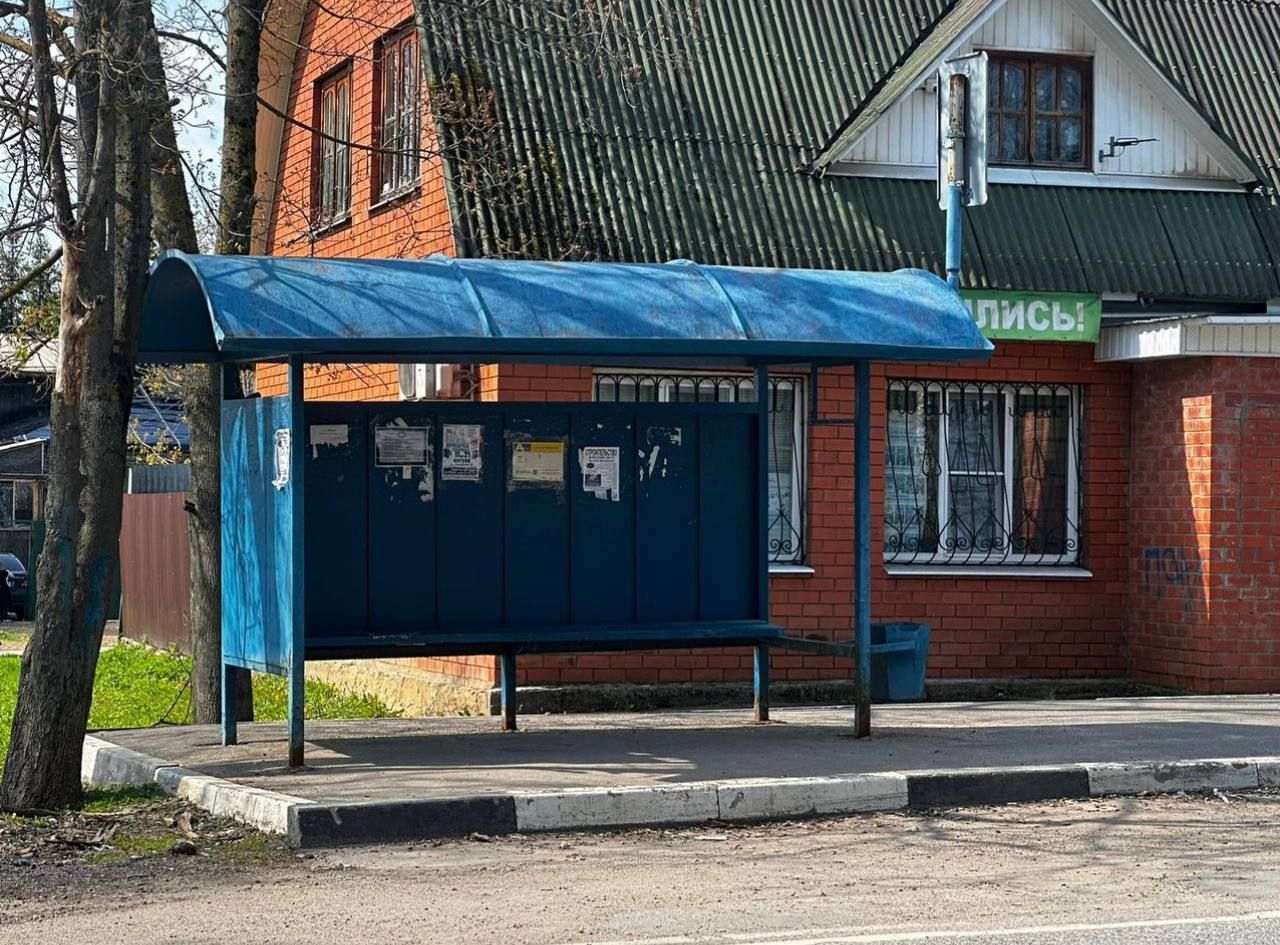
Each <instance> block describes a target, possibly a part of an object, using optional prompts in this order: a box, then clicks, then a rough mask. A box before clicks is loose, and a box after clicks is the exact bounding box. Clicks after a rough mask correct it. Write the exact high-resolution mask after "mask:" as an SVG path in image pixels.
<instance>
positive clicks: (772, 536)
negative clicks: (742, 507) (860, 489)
mask: <svg viewBox="0 0 1280 945" xmlns="http://www.w3.org/2000/svg"><path fill="white" fill-rule="evenodd" d="M804 383H805V382H804V378H802V377H795V376H791V375H778V376H776V377H775V376H770V378H769V414H770V423H769V560H770V561H771V562H773V563H778V564H797V563H799V562H801V561H803V560H804V547H805V545H804V537H805V536H804V529H805V521H806V515H805V502H806V497H807V494H808V489H807V483H806V474H807V462H808V449H807V441H806V439H805V438H806V435H807V433H806V431H807V427H806V417H805V412H806V409H807V401H806V399H805V390H804ZM591 395H592V399H593V400H596V401H601V402H606V403H681V402H683V403H755V401H756V383H755V378H754V377H751V376H749V375H745V374H715V373H710V372H695V371H682V372H676V373H670V372H649V371H625V372H619V371H597V372H596V373H595V376H594V378H593V380H592V388H591Z"/></svg>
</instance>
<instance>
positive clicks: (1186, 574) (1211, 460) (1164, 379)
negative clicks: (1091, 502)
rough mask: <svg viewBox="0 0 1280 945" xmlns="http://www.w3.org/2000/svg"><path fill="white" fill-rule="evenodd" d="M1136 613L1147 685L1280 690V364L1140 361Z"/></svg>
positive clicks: (1133, 624) (1137, 649) (1137, 646)
mask: <svg viewBox="0 0 1280 945" xmlns="http://www.w3.org/2000/svg"><path fill="white" fill-rule="evenodd" d="M1134 409H1135V415H1136V416H1139V417H1142V418H1143V422H1142V424H1141V425H1140V426H1136V427H1135V430H1134V449H1133V460H1134V483H1135V488H1134V497H1133V512H1132V521H1133V532H1132V544H1131V568H1130V588H1131V593H1130V599H1129V608H1128V619H1129V637H1130V654H1129V655H1130V669H1131V673H1132V675H1133V676H1134V678H1136V679H1140V680H1143V681H1147V682H1152V683H1156V684H1160V685H1169V686H1176V687H1179V688H1184V689H1192V690H1196V691H1201V692H1260V691H1271V690H1274V689H1275V687H1276V686H1277V684H1280V583H1278V582H1280V538H1277V535H1276V529H1275V522H1276V520H1277V513H1280V362H1276V361H1271V360H1266V359H1260V358H1259V359H1236V358H1213V359H1208V358H1204V359H1195V360H1186V361H1174V362H1164V363H1158V364H1141V365H1138V366H1137V368H1136V370H1135V373H1134Z"/></svg>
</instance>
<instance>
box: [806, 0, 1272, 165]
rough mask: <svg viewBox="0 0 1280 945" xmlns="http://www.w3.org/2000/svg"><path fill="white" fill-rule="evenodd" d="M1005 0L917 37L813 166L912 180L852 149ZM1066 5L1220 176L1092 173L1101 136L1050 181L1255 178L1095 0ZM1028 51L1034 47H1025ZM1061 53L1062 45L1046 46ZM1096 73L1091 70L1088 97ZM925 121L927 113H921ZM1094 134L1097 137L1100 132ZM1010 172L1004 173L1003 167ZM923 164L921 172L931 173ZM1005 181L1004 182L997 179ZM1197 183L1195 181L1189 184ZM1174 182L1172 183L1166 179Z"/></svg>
mask: <svg viewBox="0 0 1280 945" xmlns="http://www.w3.org/2000/svg"><path fill="white" fill-rule="evenodd" d="M1008 2H1009V0H986V2H985V3H984V4H980V5H978V6H976V7H975V5H974V4H973V3H968V4H966V3H961V4H959V5H958V6H957V7H956V8H955V9H954V10H952V12H951V13H949V14H947V16H946V17H945V18H944V19H943V21H942V22H941V23H940V24H939V25H938V26H937V27H936V28H935V29H934V31H933V33H932V34H931V36H930V39H931V40H932V42H926V43H922V44H921V46H920V48H919V49H917V50H916V51H915V52H914V53H913V54H912V55H911V56H910V57H908V59H907V61H906V62H905V63H904V64H903V66H902V67H901V68H900V69H898V70H897V72H895V73H894V75H893V76H891V77H890V80H889V81H888V82H887V83H886V84H885V86H884V88H883V89H881V91H880V92H879V93H877V95H876V96H875V97H874V98H873V99H872V100H871V101H870V102H868V103H867V105H866V106H865V107H864V108H863V110H862V111H861V112H860V113H859V114H858V116H857V118H856V119H855V120H854V121H853V122H851V123H850V124H849V126H848V127H847V128H846V129H845V130H844V131H843V132H842V133H841V134H840V135H839V136H838V137H837V138H836V139H835V141H833V142H832V144H831V146H829V147H828V148H827V149H826V150H825V151H824V152H823V154H822V155H821V156H820V157H819V158H818V160H817V161H815V168H817V169H820V170H830V171H832V172H834V173H840V174H852V175H858V176H879V177H884V176H895V177H902V178H915V177H920V176H922V175H921V170H920V169H921V165H920V164H919V163H918V162H906V161H904V162H903V163H885V162H877V163H874V164H869V163H868V162H867V161H865V160H853V159H852V158H853V155H852V153H851V152H853V151H854V150H855V149H856V148H857V146H858V145H859V144H860V143H861V142H862V141H863V139H864V138H866V137H867V135H868V134H869V133H870V132H871V131H872V130H873V129H874V128H876V127H877V126H878V125H879V124H880V123H881V122H882V121H884V120H885V119H886V116H887V115H888V113H889V112H890V111H892V110H893V109H895V108H896V107H897V106H898V105H899V104H901V103H904V102H905V101H906V99H907V97H908V96H910V95H912V94H914V93H916V92H917V91H918V90H920V89H921V88H922V87H923V86H924V85H925V83H926V82H928V81H929V80H930V79H931V78H932V76H933V75H934V74H935V73H936V71H937V69H938V67H939V65H941V63H942V62H943V61H944V60H946V59H947V58H949V57H951V56H953V55H955V54H956V53H957V52H959V51H961V50H962V49H963V48H964V47H966V46H967V45H968V44H970V43H971V42H972V41H973V40H974V38H975V36H976V35H977V34H978V33H979V32H980V31H981V30H982V28H983V26H985V25H986V24H987V22H988V21H989V20H990V19H991V18H992V17H993V16H995V15H996V14H997V13H998V12H999V11H1000V10H1002V9H1003V8H1004V7H1005V6H1006V5H1007V3H1008ZM1054 2H1056V3H1059V4H1061V6H1063V7H1066V8H1068V9H1069V10H1070V11H1071V12H1072V13H1073V14H1074V15H1075V16H1076V17H1078V19H1079V20H1080V22H1081V23H1082V24H1083V25H1084V26H1085V28H1087V29H1088V30H1090V31H1091V32H1092V33H1093V34H1094V37H1095V38H1096V40H1097V42H1098V43H1100V44H1101V45H1102V46H1104V47H1106V48H1107V49H1108V50H1109V51H1110V52H1111V53H1112V54H1113V55H1114V56H1116V57H1117V58H1118V59H1119V60H1121V61H1122V62H1123V63H1124V65H1125V66H1126V67H1128V68H1129V69H1131V70H1132V71H1133V73H1134V75H1135V77H1136V78H1137V79H1138V81H1139V82H1140V83H1141V85H1142V86H1143V88H1144V89H1145V90H1147V91H1148V92H1150V94H1151V95H1152V97H1153V98H1154V99H1155V101H1156V102H1158V104H1159V105H1160V106H1162V107H1163V108H1164V109H1165V110H1166V111H1167V113H1168V114H1169V116H1170V117H1171V118H1172V119H1173V120H1174V121H1176V122H1178V123H1179V124H1180V125H1181V126H1182V127H1183V128H1185V129H1186V131H1187V133H1188V134H1189V135H1190V136H1191V137H1192V138H1193V139H1194V141H1195V143H1196V145H1198V146H1199V147H1200V148H1201V149H1202V150H1203V152H1204V153H1205V154H1206V155H1207V156H1208V157H1209V158H1210V159H1211V160H1212V161H1213V162H1216V164H1217V165H1218V166H1219V167H1221V169H1222V171H1223V174H1221V175H1214V174H1207V175H1195V176H1185V175H1160V174H1143V175H1129V174H1116V173H1113V172H1107V171H1104V172H1103V173H1098V169H1097V167H1096V162H1095V160H1094V158H1095V157H1096V152H1097V150H1098V148H1099V146H1102V147H1105V145H1106V141H1105V139H1104V140H1101V141H1099V140H1094V141H1093V142H1092V148H1091V152H1092V153H1091V154H1090V166H1091V167H1092V168H1093V173H1090V172H1089V171H1071V172H1063V173H1062V174H1058V175H1054V176H1055V177H1061V178H1062V180H1057V179H1055V180H1053V181H1052V182H1053V183H1055V184H1059V185H1066V186H1072V185H1074V186H1083V187H1151V188H1164V187H1169V186H1173V187H1179V188H1181V187H1182V186H1185V184H1186V183H1190V184H1191V186H1192V187H1193V188H1194V189H1221V185H1222V184H1223V183H1224V182H1230V183H1233V184H1234V185H1235V186H1234V188H1233V189H1237V190H1238V189H1240V188H1241V186H1251V185H1253V184H1255V183H1256V182H1257V179H1258V177H1257V172H1256V170H1255V169H1254V168H1252V167H1251V166H1250V165H1249V163H1248V162H1247V161H1246V160H1245V159H1244V158H1243V157H1242V156H1241V155H1240V154H1239V152H1238V151H1237V150H1236V149H1235V148H1234V147H1233V146H1232V145H1231V144H1230V143H1228V142H1227V141H1225V140H1223V138H1222V137H1221V136H1220V135H1219V134H1218V133H1217V132H1216V131H1215V130H1214V129H1213V128H1212V127H1211V126H1210V124H1209V123H1208V121H1206V120H1205V119H1204V117H1203V116H1202V115H1201V113H1200V111H1199V110H1198V109H1197V108H1196V107H1195V106H1194V105H1193V104H1192V103H1191V102H1189V101H1188V100H1187V99H1186V98H1185V96H1183V94H1182V93H1181V91H1180V90H1179V89H1178V88H1177V87H1176V86H1175V85H1174V84H1173V83H1172V82H1171V81H1170V80H1169V79H1168V78H1167V77H1166V76H1165V74H1164V73H1163V72H1161V71H1160V69H1159V68H1158V67H1157V66H1156V65H1155V63H1154V62H1153V61H1152V60H1151V58H1150V57H1149V56H1147V54H1146V53H1145V52H1144V51H1143V50H1142V48H1141V47H1140V46H1139V45H1138V44H1137V43H1136V42H1135V41H1134V39H1133V37H1132V36H1130V35H1129V33H1128V32H1127V31H1126V30H1125V29H1124V28H1123V27H1122V26H1121V25H1120V23H1119V22H1118V21H1117V20H1116V19H1115V17H1114V16H1113V15H1112V14H1111V13H1110V11H1108V10H1107V9H1106V8H1105V7H1103V6H1101V4H1100V3H1099V2H1098V0H1054ZM1026 51H1028V52H1035V51H1036V50H1034V49H1028V50H1026ZM1053 51H1054V52H1059V53H1061V52H1063V50H1053ZM1097 84H1098V83H1097V76H1095V95H1096V85H1097ZM1095 101H1096V98H1095ZM924 120H928V121H930V122H931V123H932V120H931V116H930V117H928V118H926V119H924ZM1095 137H1103V136H1101V135H1098V136H1095ZM1007 172H1011V173H1007ZM932 175H933V171H932V170H931V169H930V170H929V171H927V172H926V175H925V176H930V177H931V176H932ZM1002 179H1007V180H1002ZM992 180H995V181H997V182H1010V183H1048V182H1049V180H1048V179H1046V178H1045V174H1044V172H1043V171H1029V170H1028V171H1023V170H1019V169H1012V168H1002V169H999V170H997V169H993V171H992ZM1197 181H1198V182H1200V184H1202V185H1203V186H1197V185H1196V184H1195V183H1194V182H1197ZM1169 182H1174V183H1169Z"/></svg>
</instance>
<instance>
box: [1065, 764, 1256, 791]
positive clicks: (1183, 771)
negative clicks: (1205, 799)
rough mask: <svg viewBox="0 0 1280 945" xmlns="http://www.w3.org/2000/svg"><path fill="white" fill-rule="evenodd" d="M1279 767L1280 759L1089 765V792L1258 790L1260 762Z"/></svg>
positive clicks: (1086, 768) (1087, 768) (1087, 769)
mask: <svg viewBox="0 0 1280 945" xmlns="http://www.w3.org/2000/svg"><path fill="white" fill-rule="evenodd" d="M1260 762H1261V763H1262V764H1263V765H1268V766H1270V770H1271V771H1272V772H1273V773H1274V772H1275V771H1278V770H1280V768H1277V767H1276V766H1277V765H1280V759H1250V758H1238V759H1230V760H1226V759H1223V760H1218V759H1208V760H1205V761H1174V762H1169V763H1159V762H1149V763H1143V764H1086V765H1085V766H1084V767H1085V770H1086V771H1088V772H1089V793H1090V794H1092V795H1093V796H1095V797H1096V796H1097V795H1099V794H1147V793H1151V794H1170V793H1175V792H1178V791H1188V792H1194V791H1212V790H1214V789H1215V788H1216V789H1218V790H1221V791H1250V790H1254V791H1256V790H1257V789H1258V787H1259V784H1260V781H1259V763H1260Z"/></svg>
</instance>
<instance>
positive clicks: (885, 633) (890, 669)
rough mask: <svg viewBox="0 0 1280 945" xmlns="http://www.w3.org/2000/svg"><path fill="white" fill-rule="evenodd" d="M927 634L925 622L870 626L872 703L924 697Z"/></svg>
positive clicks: (912, 699)
mask: <svg viewBox="0 0 1280 945" xmlns="http://www.w3.org/2000/svg"><path fill="white" fill-rule="evenodd" d="M929 635H930V632H929V625H928V624H927V623H884V624H872V625H871V700H872V701H873V702H915V701H919V700H920V699H923V698H924V677H925V669H926V664H927V662H928V659H929Z"/></svg>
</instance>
